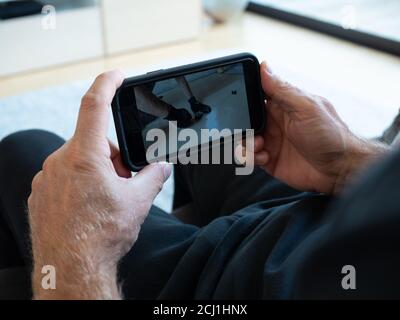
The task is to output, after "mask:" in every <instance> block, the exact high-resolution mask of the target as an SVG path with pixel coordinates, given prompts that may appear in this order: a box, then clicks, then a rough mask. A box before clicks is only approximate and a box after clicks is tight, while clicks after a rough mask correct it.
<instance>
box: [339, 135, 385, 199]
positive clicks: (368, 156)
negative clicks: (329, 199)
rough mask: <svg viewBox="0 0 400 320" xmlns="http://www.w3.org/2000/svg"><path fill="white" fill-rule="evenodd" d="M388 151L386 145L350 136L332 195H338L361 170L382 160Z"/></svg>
mask: <svg viewBox="0 0 400 320" xmlns="http://www.w3.org/2000/svg"><path fill="white" fill-rule="evenodd" d="M389 150H390V148H389V147H388V146H387V145H385V144H382V143H380V142H376V141H371V140H366V139H362V138H359V137H357V136H351V137H350V139H349V143H348V152H347V153H346V156H345V157H344V161H343V164H342V166H341V170H340V173H339V175H338V177H337V179H336V182H335V185H334V188H333V193H334V194H337V193H340V191H341V190H342V189H343V187H344V186H346V185H348V184H349V183H351V182H352V181H354V180H355V178H356V177H357V176H358V174H359V173H360V172H362V171H363V169H365V168H366V167H368V166H369V165H371V164H373V163H374V162H376V161H378V160H379V159H382V158H383V157H384V156H385V155H386V154H387V153H388V152H389Z"/></svg>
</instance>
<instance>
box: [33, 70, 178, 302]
mask: <svg viewBox="0 0 400 320" xmlns="http://www.w3.org/2000/svg"><path fill="white" fill-rule="evenodd" d="M122 81H123V76H122V74H121V73H120V72H117V71H113V72H108V73H104V74H102V75H100V76H99V77H97V79H96V81H95V82H94V84H93V85H92V87H91V88H90V89H89V91H88V92H87V93H86V95H85V96H84V97H83V99H82V103H81V108H80V112H79V118H78V123H77V127H76V131H75V134H74V136H73V138H72V139H71V140H70V141H68V142H67V143H66V144H65V145H64V146H63V147H62V148H60V149H59V150H57V151H56V152H55V153H53V154H52V155H50V156H49V157H48V158H47V160H46V161H45V163H44V165H43V170H42V171H41V172H39V173H38V174H37V175H36V176H35V178H34V180H33V182H32V193H31V195H30V197H29V199H28V205H29V220H30V227H31V237H32V252H33V260H34V268H33V269H34V270H33V291H34V298H36V299H40V298H50V299H53V298H54V299H55V298H62V299H68V298H73V299H80V298H88V299H102V298H105V299H116V298H120V293H119V289H118V285H117V280H116V272H117V263H118V261H119V260H120V258H121V257H123V256H124V255H125V254H126V253H127V252H128V250H129V249H130V248H131V247H132V245H133V244H134V242H135V241H136V239H137V236H138V233H139V230H140V226H141V224H142V223H143V221H144V219H145V218H146V216H147V214H148V211H149V209H150V206H151V205H152V202H153V200H154V198H155V196H156V195H157V194H158V192H159V191H160V190H161V188H162V186H163V183H164V181H165V180H166V179H168V177H169V175H170V173H171V166H170V165H168V164H162V163H159V164H152V165H150V166H148V167H146V168H145V169H143V170H142V171H141V172H140V173H138V174H137V175H136V176H135V177H133V178H132V177H131V172H130V171H129V170H127V169H126V168H125V167H124V166H123V164H122V161H121V157H120V154H119V151H118V149H117V148H116V147H115V146H114V145H112V144H111V143H110V142H109V141H108V140H107V137H106V134H107V128H108V120H109V119H108V118H109V110H108V106H109V105H110V104H111V101H112V99H113V96H114V94H115V91H116V89H117V88H118V87H119V86H120V85H121V83H122ZM44 265H52V266H54V267H55V270H56V289H55V290H44V289H43V288H42V287H41V279H42V276H43V275H42V274H41V269H42V267H43V266H44Z"/></svg>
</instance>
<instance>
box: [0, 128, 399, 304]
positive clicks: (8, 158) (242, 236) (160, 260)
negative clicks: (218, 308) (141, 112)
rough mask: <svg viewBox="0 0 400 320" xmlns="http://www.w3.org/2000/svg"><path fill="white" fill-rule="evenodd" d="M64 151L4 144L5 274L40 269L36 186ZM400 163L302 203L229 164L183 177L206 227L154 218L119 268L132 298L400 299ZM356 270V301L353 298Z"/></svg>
mask: <svg viewBox="0 0 400 320" xmlns="http://www.w3.org/2000/svg"><path fill="white" fill-rule="evenodd" d="M62 143H63V142H62V140H61V139H60V138H59V137H57V136H55V135H53V134H50V133H47V132H43V131H38V130H36V131H25V132H20V133H17V134H14V135H12V136H10V137H8V138H6V139H4V140H3V141H2V142H1V143H0V200H1V204H2V206H1V210H2V212H1V215H2V217H3V221H2V223H1V224H0V239H1V241H2V243H0V261H1V263H2V265H1V266H2V267H3V268H6V267H8V268H9V267H10V266H12V265H13V264H14V265H15V266H19V265H21V264H22V263H24V264H25V265H26V266H27V268H28V269H29V264H30V259H29V257H27V256H29V241H28V239H29V237H28V234H27V232H28V229H27V223H26V214H25V206H26V199H27V197H28V195H29V192H30V181H31V180H32V177H33V176H34V175H35V173H36V172H37V171H39V170H40V168H41V165H42V162H43V161H44V159H45V158H46V156H47V155H48V154H50V153H51V152H53V151H54V150H55V149H56V148H58V147H59V146H61V144H62ZM399 160H400V153H396V154H393V155H391V156H390V157H388V159H386V160H385V161H383V162H382V163H380V164H378V165H376V166H374V167H373V168H371V169H370V170H369V172H368V173H367V174H365V176H364V177H363V178H362V179H361V181H359V182H358V184H357V185H355V186H353V187H352V188H350V189H349V190H347V192H346V193H345V194H343V195H342V196H341V197H340V199H336V198H332V197H329V196H326V195H322V194H315V193H301V192H299V191H296V190H294V189H292V188H290V187H288V186H286V185H285V184H283V183H281V182H279V181H277V180H276V179H274V178H272V177H270V176H269V175H268V174H266V173H265V172H264V171H262V170H260V169H257V170H255V172H254V173H253V174H252V175H250V176H235V175H234V171H233V170H234V168H233V167H232V166H228V165H219V166H217V165H188V166H175V181H176V190H175V199H174V205H175V206H180V205H183V204H185V203H188V202H191V201H192V202H193V204H194V208H195V210H194V212H193V220H195V221H196V222H197V223H196V226H195V225H189V224H184V223H182V222H181V221H179V220H178V219H176V218H175V217H174V216H172V215H170V214H167V213H165V212H163V211H162V210H160V209H158V208H156V207H153V208H152V209H151V210H150V213H149V216H148V218H147V219H146V221H145V223H144V225H143V226H142V229H141V232H140V235H139V239H138V241H137V242H136V243H135V245H134V246H133V248H132V249H131V251H130V252H129V253H128V254H127V255H126V256H125V257H124V258H123V259H122V260H121V262H120V265H119V278H120V280H121V283H122V288H123V292H124V294H125V297H126V298H136V299H156V298H161V299H162V298H165V299H191V298H195V299H231V298H232V299H260V298H263V299H310V298H315V299H324V298H400V275H399V274H398V272H397V270H400V250H399V246H400V232H399V231H400V217H399V216H400V201H399V198H398V197H397V195H398V193H399V190H400V188H399V187H400V182H399V181H400V165H399ZM0 222H1V220H0ZM17 250H18V252H17ZM22 261H23V262H22ZM346 265H352V266H354V267H355V270H356V289H355V290H344V289H343V288H342V279H343V277H344V276H345V274H342V268H343V266H346Z"/></svg>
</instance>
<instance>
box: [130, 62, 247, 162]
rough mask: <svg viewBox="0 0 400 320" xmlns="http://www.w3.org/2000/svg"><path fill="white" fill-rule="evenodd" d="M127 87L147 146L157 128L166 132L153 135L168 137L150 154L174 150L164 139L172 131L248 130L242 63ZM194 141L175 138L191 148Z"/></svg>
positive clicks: (158, 137)
mask: <svg viewBox="0 0 400 320" xmlns="http://www.w3.org/2000/svg"><path fill="white" fill-rule="evenodd" d="M129 89H130V90H131V94H133V95H134V98H135V99H134V104H135V109H136V110H137V113H136V119H137V121H138V122H139V126H138V127H140V130H141V135H142V138H143V142H144V147H145V149H146V150H147V149H148V148H149V147H150V146H151V145H152V144H153V143H154V134H153V132H154V130H160V129H161V130H163V131H164V133H165V135H161V136H160V135H158V136H157V139H158V140H159V139H166V141H157V143H161V144H163V143H164V144H165V146H166V148H161V151H159V152H158V153H157V154H156V155H155V156H154V157H163V156H166V155H168V154H171V153H172V152H173V150H170V149H169V143H168V140H169V138H170V134H171V132H170V131H171V130H174V131H176V132H177V134H178V136H179V133H180V131H182V130H184V129H192V130H194V132H196V134H197V135H198V137H201V131H202V130H203V131H204V129H209V130H215V129H216V130H218V131H219V132H222V135H223V136H224V135H229V132H234V130H235V129H236V130H237V129H241V130H245V129H250V128H251V121H250V114H249V107H248V98H247V94H246V80H245V75H244V66H243V64H242V63H234V64H230V65H226V66H222V67H218V68H211V69H207V70H202V71H198V72H194V73H190V74H185V75H180V76H177V77H173V78H169V79H163V80H160V81H155V82H148V83H144V84H141V85H137V86H133V87H130V88H129ZM226 129H228V130H226ZM212 140H213V139H212V138H210V141H212ZM198 144H199V140H196V139H193V140H192V141H188V140H186V139H179V140H178V141H177V148H178V149H179V148H181V147H183V146H184V147H185V148H191V147H195V146H197V145H198ZM150 158H151V156H150ZM151 160H153V159H147V161H151Z"/></svg>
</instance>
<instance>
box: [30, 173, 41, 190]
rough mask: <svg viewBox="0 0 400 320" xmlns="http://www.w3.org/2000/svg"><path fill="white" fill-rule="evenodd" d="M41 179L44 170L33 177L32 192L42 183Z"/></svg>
mask: <svg viewBox="0 0 400 320" xmlns="http://www.w3.org/2000/svg"><path fill="white" fill-rule="evenodd" d="M41 180H42V171H39V172H38V173H37V174H36V175H35V176H34V177H33V180H32V184H31V186H32V192H33V191H34V190H35V189H37V188H38V187H39V185H40V183H41Z"/></svg>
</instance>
